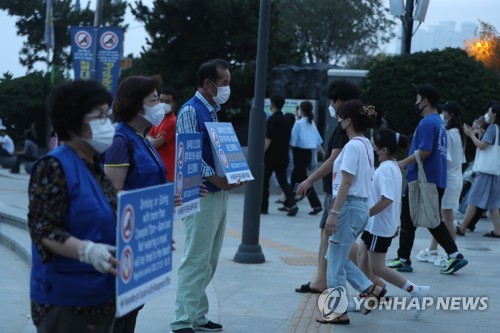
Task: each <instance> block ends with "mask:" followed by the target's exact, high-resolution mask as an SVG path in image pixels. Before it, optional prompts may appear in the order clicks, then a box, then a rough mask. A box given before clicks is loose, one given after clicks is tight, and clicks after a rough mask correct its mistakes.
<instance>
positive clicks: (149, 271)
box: [116, 183, 174, 317]
mask: <svg viewBox="0 0 500 333" xmlns="http://www.w3.org/2000/svg"><path fill="white" fill-rule="evenodd" d="M173 201H174V185H173V184H171V183H170V184H164V185H158V186H151V187H145V188H142V189H138V190H133V191H126V192H125V191H124V192H120V193H119V194H118V223H117V225H118V228H117V232H116V234H117V235H116V257H117V259H118V260H119V261H120V265H119V270H118V273H119V274H118V276H117V278H116V314H117V316H118V317H121V316H123V315H125V314H127V313H129V312H130V311H132V310H134V309H136V308H137V307H139V306H140V305H142V304H144V303H145V302H146V301H148V300H150V299H152V298H154V297H155V296H157V295H158V294H160V293H162V292H163V291H165V290H166V289H168V288H169V286H170V282H171V271H172V251H171V250H172V221H173Z"/></svg>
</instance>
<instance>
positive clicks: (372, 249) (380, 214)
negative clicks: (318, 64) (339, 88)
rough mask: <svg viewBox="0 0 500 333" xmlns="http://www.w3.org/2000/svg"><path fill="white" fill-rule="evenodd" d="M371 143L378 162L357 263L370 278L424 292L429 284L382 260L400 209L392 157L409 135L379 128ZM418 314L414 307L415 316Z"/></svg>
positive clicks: (419, 294)
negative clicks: (405, 275)
mask: <svg viewBox="0 0 500 333" xmlns="http://www.w3.org/2000/svg"><path fill="white" fill-rule="evenodd" d="M372 145H373V150H374V152H375V154H376V155H377V158H378V161H379V162H380V166H379V167H378V168H377V171H375V177H374V178H373V183H372V188H371V194H370V203H371V208H370V216H371V217H370V221H369V222H368V225H367V226H366V228H365V231H364V232H363V234H362V235H361V240H362V241H363V242H362V243H361V244H360V245H359V250H358V265H359V267H360V268H361V270H362V271H363V272H364V273H365V274H366V275H367V276H368V277H370V278H372V279H373V278H374V277H373V275H375V276H377V277H381V278H382V279H384V280H385V281H387V282H388V283H390V284H392V285H395V286H396V287H398V288H401V289H403V290H405V291H407V292H409V293H410V295H412V296H415V297H423V296H426V295H427V294H428V292H429V287H428V286H419V285H416V284H414V283H413V282H411V281H410V280H407V279H405V277H404V276H403V275H402V274H401V273H399V272H397V271H396V270H394V269H391V268H389V267H387V266H386V264H385V260H386V259H385V256H386V254H387V249H388V248H389V246H390V245H391V241H392V238H393V237H394V236H395V234H396V232H397V229H398V227H399V220H400V213H401V212H400V210H401V196H402V194H401V191H402V188H403V184H402V182H403V176H402V175H401V170H400V168H399V166H398V162H397V161H396V160H395V159H394V157H393V156H394V154H395V153H396V151H397V150H398V146H399V147H400V148H403V149H405V148H407V147H408V138H407V137H406V136H404V135H400V134H399V133H395V132H394V131H392V130H390V129H381V130H379V131H378V132H376V133H375V134H374V135H373V138H372ZM418 315H420V311H417V313H416V314H415V316H416V317H417V316H418Z"/></svg>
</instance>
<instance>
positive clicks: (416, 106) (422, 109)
mask: <svg viewBox="0 0 500 333" xmlns="http://www.w3.org/2000/svg"><path fill="white" fill-rule="evenodd" d="M420 103H422V101H420V102H418V103H417V104H415V108H414V111H415V113H416V114H417V116H420V114H421V113H422V111H424V109H425V106H424V107H423V108H419V107H418V106H419V104H420Z"/></svg>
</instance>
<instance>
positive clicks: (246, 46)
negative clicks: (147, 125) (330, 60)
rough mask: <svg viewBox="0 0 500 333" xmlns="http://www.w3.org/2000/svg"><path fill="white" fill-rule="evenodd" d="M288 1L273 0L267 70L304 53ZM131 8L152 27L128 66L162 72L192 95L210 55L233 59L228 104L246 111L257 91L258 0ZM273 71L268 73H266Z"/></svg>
mask: <svg viewBox="0 0 500 333" xmlns="http://www.w3.org/2000/svg"><path fill="white" fill-rule="evenodd" d="M285 4H286V1H280V0H277V1H273V2H272V6H271V13H272V14H271V17H272V19H271V31H270V42H269V57H268V70H269V71H270V70H271V69H272V68H273V67H274V66H276V65H278V64H280V63H292V64H298V63H300V62H301V59H302V57H301V55H300V53H299V49H298V47H297V44H296V42H295V37H294V34H293V31H292V30H291V29H289V24H288V22H287V21H286V17H285V15H284V12H283V8H284V6H285ZM131 8H132V13H133V14H134V15H135V17H136V18H137V20H139V21H140V22H142V23H143V24H144V27H145V29H146V31H147V33H148V37H147V40H146V45H145V46H144V47H143V49H142V53H141V60H140V61H139V62H138V63H136V62H134V66H133V67H132V68H131V69H130V70H129V71H127V72H125V73H124V76H125V75H130V74H156V73H160V74H161V75H162V78H163V81H164V82H165V84H167V85H171V86H173V87H175V88H176V89H177V90H178V91H180V93H181V96H182V97H184V98H188V97H189V96H191V95H192V94H193V91H194V89H195V85H196V70H197V68H198V66H199V65H200V64H201V63H202V62H204V61H206V60H208V59H212V58H223V59H226V60H228V61H229V62H230V63H231V65H232V69H231V75H232V83H231V96H232V97H231V100H230V102H229V103H228V105H225V106H224V108H225V110H226V112H227V113H228V115H229V116H231V115H237V114H241V111H246V112H248V110H249V108H250V103H249V98H251V97H253V84H254V75H255V74H254V73H255V61H256V60H255V59H256V55H257V36H258V24H259V1H241V0H211V1H199V0H169V1H163V0H156V1H154V2H153V6H152V7H148V6H146V5H145V4H144V3H143V2H142V1H135V3H134V4H132V5H131ZM268 77H270V75H268Z"/></svg>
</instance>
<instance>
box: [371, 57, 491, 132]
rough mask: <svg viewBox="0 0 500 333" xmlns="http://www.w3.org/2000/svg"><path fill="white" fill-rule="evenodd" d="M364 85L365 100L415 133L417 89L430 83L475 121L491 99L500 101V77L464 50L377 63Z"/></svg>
mask: <svg viewBox="0 0 500 333" xmlns="http://www.w3.org/2000/svg"><path fill="white" fill-rule="evenodd" d="M369 70H370V72H369V74H368V76H367V78H366V79H365V81H364V82H363V91H364V100H365V101H366V102H367V103H370V104H373V105H375V106H376V108H377V110H378V111H383V112H384V115H385V116H386V118H387V119H388V120H389V122H390V123H391V125H392V127H394V128H395V129H397V130H398V131H399V132H401V133H406V134H410V135H411V134H412V133H413V130H414V129H415V127H416V125H417V123H418V121H419V118H418V117H417V115H415V113H414V112H413V105H414V104H415V97H416V94H415V91H416V87H417V86H419V85H420V84H424V83H430V84H432V85H434V86H436V87H437V88H438V89H439V91H440V92H441V102H443V103H444V102H445V101H446V100H455V101H457V102H459V103H460V104H461V105H462V107H463V110H464V119H465V120H466V121H468V122H471V121H472V120H473V119H474V118H477V117H478V116H479V115H480V114H482V113H483V106H484V105H485V104H486V102H488V101H489V100H491V99H497V100H498V99H500V75H499V73H497V72H495V71H494V70H491V69H487V68H485V67H484V66H483V64H482V63H481V62H479V61H477V60H475V59H474V58H472V57H469V56H468V55H467V53H466V52H465V51H463V50H461V49H455V48H447V49H444V50H434V51H430V52H418V53H414V54H410V55H400V56H392V57H388V58H385V59H382V60H376V61H375V62H374V63H372V65H371V66H370V68H369Z"/></svg>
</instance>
